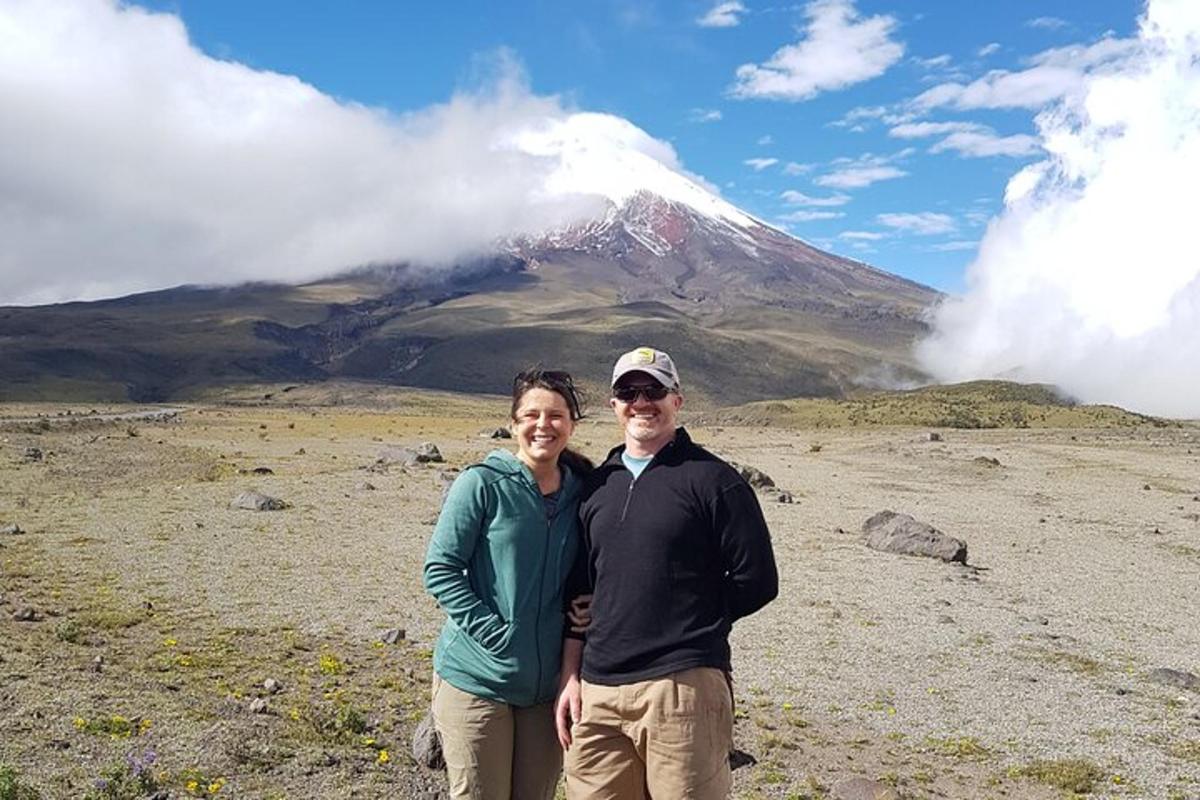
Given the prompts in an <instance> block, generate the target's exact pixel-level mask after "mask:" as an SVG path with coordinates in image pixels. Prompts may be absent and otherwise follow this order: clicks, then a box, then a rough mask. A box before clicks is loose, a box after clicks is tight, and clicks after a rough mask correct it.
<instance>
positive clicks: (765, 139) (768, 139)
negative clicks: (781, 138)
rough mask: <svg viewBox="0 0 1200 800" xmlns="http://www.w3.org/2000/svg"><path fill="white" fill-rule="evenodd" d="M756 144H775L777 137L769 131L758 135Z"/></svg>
mask: <svg viewBox="0 0 1200 800" xmlns="http://www.w3.org/2000/svg"><path fill="white" fill-rule="evenodd" d="M755 144H758V145H761V146H762V147H766V146H767V145H771V144H775V137H774V136H772V135H771V134H769V133H768V134H766V135H765V136H760V137H758V141H757V142H755Z"/></svg>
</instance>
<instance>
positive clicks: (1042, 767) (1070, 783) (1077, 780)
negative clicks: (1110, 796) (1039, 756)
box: [1011, 758, 1105, 794]
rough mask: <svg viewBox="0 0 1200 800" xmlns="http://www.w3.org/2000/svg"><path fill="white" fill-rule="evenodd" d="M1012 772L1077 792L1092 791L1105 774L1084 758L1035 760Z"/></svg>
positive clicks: (1014, 774)
mask: <svg viewBox="0 0 1200 800" xmlns="http://www.w3.org/2000/svg"><path fill="white" fill-rule="evenodd" d="M1011 774H1012V776H1013V777H1022V778H1030V779H1032V780H1035V781H1037V782H1038V783H1044V784H1046V785H1047V786H1053V787H1054V788H1056V789H1061V790H1062V791H1064V792H1073V793H1075V794H1088V793H1090V792H1091V791H1092V790H1093V789H1095V788H1096V784H1097V783H1099V782H1100V781H1102V780H1104V776H1105V772H1104V770H1102V769H1100V767H1099V766H1097V765H1096V764H1094V763H1092V762H1091V761H1087V760H1086V759H1082V758H1063V759H1053V760H1048V761H1034V762H1033V763H1031V764H1027V765H1025V766H1023V767H1016V768H1014V769H1013V770H1012V773H1011Z"/></svg>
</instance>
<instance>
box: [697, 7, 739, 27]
mask: <svg viewBox="0 0 1200 800" xmlns="http://www.w3.org/2000/svg"><path fill="white" fill-rule="evenodd" d="M745 13H746V7H745V6H744V5H742V4H741V3H739V2H738V0H729V2H725V3H717V4H716V5H715V6H713V7H712V8H710V9H709V10H708V12H707V13H706V14H705V15H704V16H702V17H700V18H699V19H697V20H696V24H697V25H699V26H700V27H701V28H736V27H737V26H738V25H740V24H741V22H742V19H741V16H740V15H741V14H745Z"/></svg>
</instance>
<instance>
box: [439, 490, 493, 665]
mask: <svg viewBox="0 0 1200 800" xmlns="http://www.w3.org/2000/svg"><path fill="white" fill-rule="evenodd" d="M486 488H487V487H486V486H485V485H484V482H483V480H482V479H481V477H480V475H479V474H478V470H467V471H466V472H464V473H463V474H462V475H460V476H459V477H458V479H457V480H455V481H454V485H453V486H451V487H450V492H449V494H448V495H447V496H446V502H445V503H444V504H443V506H442V513H441V515H439V516H438V521H437V527H435V528H434V530H433V537H432V538H431V539H430V540H429V550H428V551H427V552H426V555H425V570H424V582H425V591H427V592H429V593H430V594H431V595H433V597H434V599H435V600H437V602H438V605H439V606H441V607H442V609H443V610H445V612H446V615H447V616H448V617H450V619H451V620H453V621H454V624H455V625H457V626H458V627H459V629H461V630H462V631H463V632H464V633H466V634H467V635H468V636H470V637H471V638H472V639H474V640H475V641H476V642H478V643H479V644H480V646H482V647H483V648H484V649H486V650H488V651H490V652H492V653H497V652H499V651H500V649H501V646H502V644H503V641H504V635H505V633H506V632H507V630H508V625H507V623H506V622H505V621H504V620H503V619H502V618H501V617H500V615H499V614H497V613H496V612H495V611H493V610H492V609H491V608H490V607H489V606H488V605H487V604H486V603H484V602H483V601H482V600H480V599H479V596H478V595H476V594H475V590H474V589H472V588H471V583H470V580H469V579H468V578H467V573H466V571H467V567H468V565H469V564H470V561H471V556H472V555H473V554H474V552H475V548H476V546H478V544H479V541H480V538H481V536H482V533H483V524H484V520H485V519H486V514H487V502H486Z"/></svg>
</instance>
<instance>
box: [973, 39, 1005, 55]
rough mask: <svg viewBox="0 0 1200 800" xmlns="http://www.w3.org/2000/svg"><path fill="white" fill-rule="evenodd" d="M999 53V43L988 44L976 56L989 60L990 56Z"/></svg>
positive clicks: (976, 52)
mask: <svg viewBox="0 0 1200 800" xmlns="http://www.w3.org/2000/svg"><path fill="white" fill-rule="evenodd" d="M998 52H1000V43H999V42H988V43H987V44H985V45H984V46H983V47H981V48H979V49H978V50H976V51H975V55H977V56H979V57H980V58H987V57H988V56H990V55H992V54H993V53H998Z"/></svg>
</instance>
